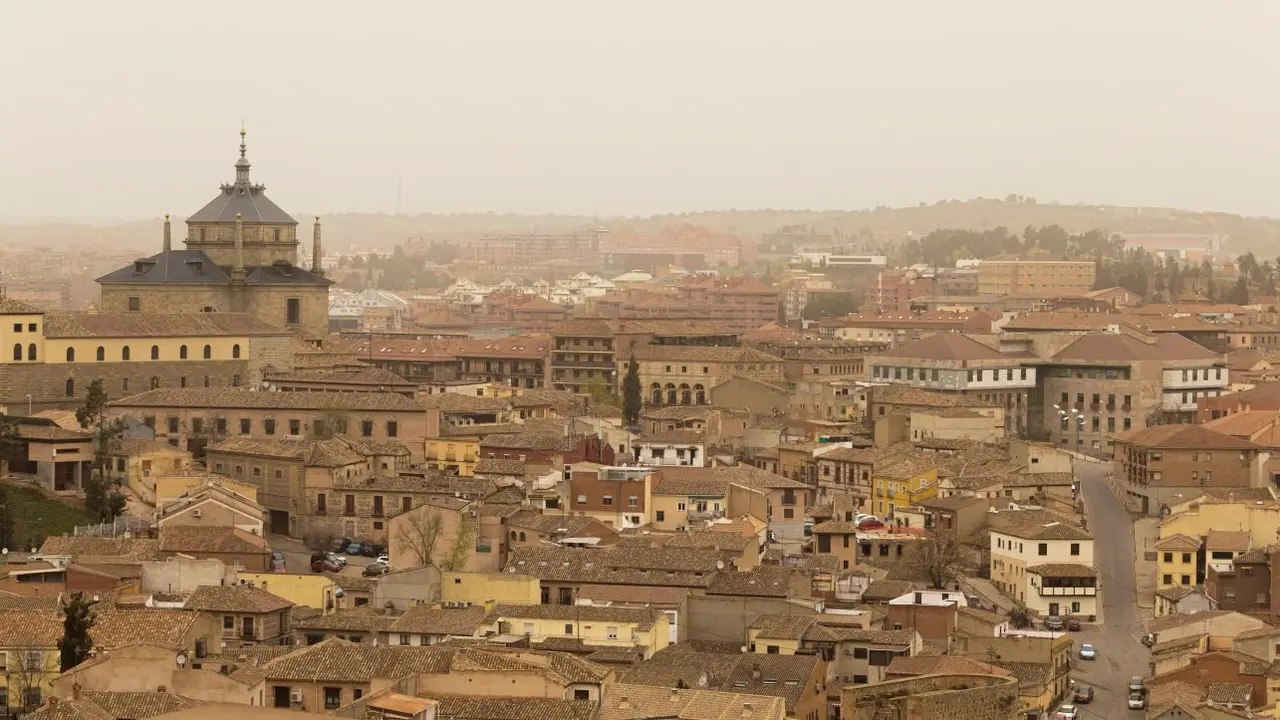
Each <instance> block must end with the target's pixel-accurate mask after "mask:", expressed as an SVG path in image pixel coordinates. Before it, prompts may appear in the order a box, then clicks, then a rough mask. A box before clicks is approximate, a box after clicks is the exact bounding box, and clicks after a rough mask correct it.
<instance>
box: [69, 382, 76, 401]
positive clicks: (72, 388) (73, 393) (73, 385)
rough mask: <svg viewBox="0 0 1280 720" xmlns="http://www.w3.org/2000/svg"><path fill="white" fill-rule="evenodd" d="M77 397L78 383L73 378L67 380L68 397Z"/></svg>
mask: <svg viewBox="0 0 1280 720" xmlns="http://www.w3.org/2000/svg"><path fill="white" fill-rule="evenodd" d="M75 396H76V381H75V380H72V379H71V378H67V397H75Z"/></svg>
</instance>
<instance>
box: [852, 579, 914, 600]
mask: <svg viewBox="0 0 1280 720" xmlns="http://www.w3.org/2000/svg"><path fill="white" fill-rule="evenodd" d="M915 587H916V586H915V583H912V582H910V581H907V580H872V581H871V584H870V585H867V589H866V590H864V591H863V592H862V602H888V601H890V600H892V599H894V598H897V597H902V596H903V595H905V594H907V593H909V592H911V591H912V590H914V589H915Z"/></svg>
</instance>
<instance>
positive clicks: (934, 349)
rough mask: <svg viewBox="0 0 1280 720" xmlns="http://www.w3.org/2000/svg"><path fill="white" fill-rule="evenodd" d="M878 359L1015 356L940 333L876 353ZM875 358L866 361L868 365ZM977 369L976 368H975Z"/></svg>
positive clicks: (975, 342)
mask: <svg viewBox="0 0 1280 720" xmlns="http://www.w3.org/2000/svg"><path fill="white" fill-rule="evenodd" d="M877 356H878V357H891V358H916V359H922V360H956V361H975V360H1016V359H1018V358H1017V356H1012V357H1011V356H1009V355H1006V354H1004V353H1001V352H1000V351H998V350H993V349H991V348H989V347H987V346H986V345H983V344H982V343H980V342H978V341H977V340H974V339H973V338H971V337H969V336H968V335H963V334H961V333H949V332H940V333H934V334H932V335H930V336H929V337H926V338H922V339H920V340H916V341H914V342H908V343H905V344H903V345H901V346H899V347H896V348H891V349H889V350H884V351H881V352H879V353H877ZM874 361H875V358H871V359H869V360H868V363H872V362H874ZM975 367H977V366H975Z"/></svg>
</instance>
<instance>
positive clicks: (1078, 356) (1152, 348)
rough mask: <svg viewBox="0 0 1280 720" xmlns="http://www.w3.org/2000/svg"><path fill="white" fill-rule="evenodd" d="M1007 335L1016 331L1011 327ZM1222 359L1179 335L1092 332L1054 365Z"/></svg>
mask: <svg viewBox="0 0 1280 720" xmlns="http://www.w3.org/2000/svg"><path fill="white" fill-rule="evenodd" d="M1005 331H1006V332H1012V330H1010V329H1009V327H1008V326H1006V327H1005ZM1221 358H1222V356H1221V355H1219V354H1218V353H1215V352H1213V351H1212V350H1209V349H1207V348H1205V347H1203V346H1201V345H1199V344H1197V343H1195V342H1193V341H1191V340H1188V339H1187V338H1185V337H1183V336H1181V335H1179V334H1177V333H1176V332H1161V333H1157V334H1155V335H1146V336H1145V337H1142V338H1141V339H1140V338H1138V337H1134V336H1132V335H1129V334H1126V333H1108V332H1091V333H1088V334H1087V335H1082V336H1081V337H1080V339H1079V340H1076V341H1075V342H1073V343H1071V344H1070V345H1068V346H1066V347H1065V348H1063V349H1062V350H1059V351H1058V353H1057V354H1056V355H1054V356H1053V361H1054V362H1063V361H1078V362H1116V361H1128V362H1132V361H1137V360H1165V361H1169V360H1219V359H1221Z"/></svg>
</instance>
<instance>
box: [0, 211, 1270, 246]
mask: <svg viewBox="0 0 1280 720" xmlns="http://www.w3.org/2000/svg"><path fill="white" fill-rule="evenodd" d="M294 216H295V217H297V218H298V219H299V222H300V223H301V224H302V226H303V232H302V234H303V237H304V238H310V231H309V228H308V227H307V226H309V225H310V224H311V219H312V217H313V216H312V215H309V214H306V213H294ZM321 222H322V223H324V240H325V243H326V248H327V249H328V250H330V251H334V252H342V251H346V250H349V249H350V248H351V247H352V246H353V245H356V246H359V247H362V248H381V249H388V250H389V249H390V248H392V247H393V246H394V245H396V244H398V243H400V242H402V241H403V240H404V239H405V238H409V237H425V238H434V239H437V240H443V241H448V242H457V241H466V240H469V239H471V238H474V237H477V236H480V235H485V234H491V233H507V232H567V231H573V230H582V229H585V228H592V227H604V228H608V229H610V230H611V231H616V232H622V233H625V234H637V235H650V234H653V235H656V234H658V233H660V232H661V231H662V229H663V228H665V227H668V226H671V225H683V224H688V225H695V226H703V227H706V228H708V229H710V230H713V231H716V232H723V233H732V234H735V235H738V236H739V237H742V238H744V239H747V240H750V241H755V240H758V239H759V238H760V236H761V235H763V234H767V233H774V232H778V231H780V230H783V229H786V230H789V231H799V232H803V231H805V230H813V231H815V232H819V233H827V234H836V232H837V231H838V234H839V235H840V236H841V237H844V238H846V239H850V240H854V239H860V240H862V241H867V242H870V241H872V240H874V241H876V242H877V243H879V242H883V241H886V240H889V241H892V240H897V239H900V238H903V237H905V236H907V235H908V234H914V235H916V236H921V235H925V234H927V233H929V232H930V231H932V230H939V229H968V230H985V229H990V228H994V227H1000V226H1003V227H1007V228H1009V229H1010V230H1013V231H1021V229H1022V228H1024V227H1026V226H1028V225H1033V226H1037V227H1040V226H1045V225H1061V226H1062V227H1063V228H1065V229H1066V230H1067V231H1068V232H1084V231H1087V230H1092V229H1095V228H1099V229H1103V230H1105V231H1107V232H1109V233H1113V232H1121V233H1219V234H1223V235H1227V236H1229V237H1230V238H1231V241H1230V242H1229V243H1228V246H1227V247H1228V249H1230V250H1231V251H1233V252H1254V253H1256V254H1258V255H1259V256H1263V257H1274V256H1276V255H1277V254H1280V220H1274V219H1270V218H1247V217H1241V216H1239V215H1231V214H1228V213H1212V212H1190V211H1184V210H1174V209H1167V208H1131V207H1114V206H1098V205H1055V204H1052V203H1038V202H1035V201H1034V200H1023V199H1016V200H1012V199H1011V200H987V199H979V200H969V201H951V202H939V203H934V204H921V205H919V206H916V207H906V208H885V207H881V208H876V209H874V210H858V211H808V210H721V211H707V212H697V213H682V214H669V215H653V216H650V217H643V218H640V217H593V216H586V215H516V214H501V213H467V214H453V215H386V214H360V213H346V214H341V213H340V214H331V215H321ZM160 232H161V219H160V218H158V217H157V218H154V219H152V220H145V221H138V222H131V223H125V224H120V225H114V226H106V227H93V226H86V225H73V224H49V225H27V226H24V225H0V245H24V246H43V247H50V248H56V249H64V248H68V247H72V246H75V245H87V244H92V245H96V246H98V247H112V248H119V249H120V250H136V251H138V252H139V253H142V252H153V251H155V250H158V249H159V245H160ZM181 232H182V231H181V230H179V229H177V228H175V233H174V234H175V235H179V236H180V233H181ZM176 240H177V238H175V241H176Z"/></svg>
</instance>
